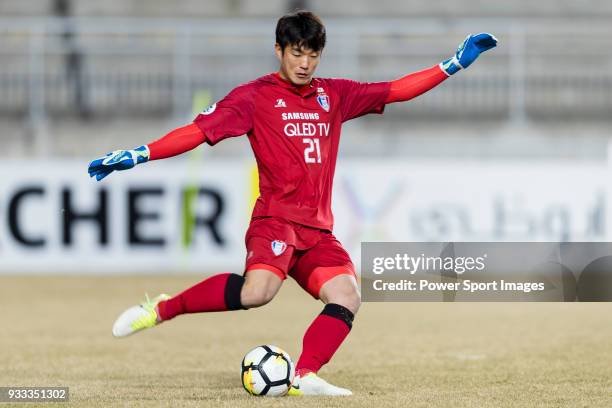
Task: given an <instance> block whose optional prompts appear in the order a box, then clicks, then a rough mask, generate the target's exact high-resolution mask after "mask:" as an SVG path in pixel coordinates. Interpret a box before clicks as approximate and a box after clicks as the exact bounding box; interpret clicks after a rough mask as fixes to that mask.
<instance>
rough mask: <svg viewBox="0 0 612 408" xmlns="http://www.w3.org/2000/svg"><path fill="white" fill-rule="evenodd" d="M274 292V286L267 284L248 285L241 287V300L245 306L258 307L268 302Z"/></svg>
mask: <svg viewBox="0 0 612 408" xmlns="http://www.w3.org/2000/svg"><path fill="white" fill-rule="evenodd" d="M275 294H276V290H275V288H274V287H270V286H268V285H250V286H246V285H245V287H243V288H242V293H241V296H240V297H241V299H240V300H241V302H242V306H244V307H246V308H251V307H259V306H263V305H265V304H267V303H269V302H270V301H271V300H272V299H273V298H274V295H275Z"/></svg>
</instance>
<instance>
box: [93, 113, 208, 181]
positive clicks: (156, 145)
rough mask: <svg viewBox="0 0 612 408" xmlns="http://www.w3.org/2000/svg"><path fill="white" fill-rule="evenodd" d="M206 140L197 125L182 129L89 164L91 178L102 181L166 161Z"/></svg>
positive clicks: (116, 151) (109, 154) (111, 153)
mask: <svg viewBox="0 0 612 408" xmlns="http://www.w3.org/2000/svg"><path fill="white" fill-rule="evenodd" d="M205 140H206V137H205V136H204V133H203V132H202V131H201V130H200V128H199V127H198V126H196V125H195V124H193V123H192V124H189V125H187V126H183V127H180V128H178V129H175V130H173V131H172V132H170V133H168V134H167V135H166V136H164V137H162V138H161V139H159V140H156V141H154V142H152V143H149V144H148V145H143V146H140V147H137V148H135V149H132V150H115V151H113V152H110V153H108V154H107V155H106V156H103V157H100V158H98V159H96V160H94V161H92V162H91V163H90V164H89V169H88V172H89V177H95V178H96V180H98V181H100V180H102V179H103V178H104V177H106V176H108V175H109V174H111V173H112V172H113V171H120V170H127V169H131V168H132V167H134V166H136V165H137V164H142V163H146V162H148V161H149V160H159V159H165V158H167V157H172V156H176V155H179V154H181V153H185V152H187V151H189V150H191V149H194V148H196V147H197V146H199V145H200V144H202V143H203V142H204V141H205Z"/></svg>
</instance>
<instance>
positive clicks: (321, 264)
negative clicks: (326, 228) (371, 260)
mask: <svg viewBox="0 0 612 408" xmlns="http://www.w3.org/2000/svg"><path fill="white" fill-rule="evenodd" d="M289 275H290V276H291V277H292V278H294V279H295V280H296V281H297V283H298V284H299V285H300V286H301V287H302V288H303V289H304V290H305V291H306V292H308V293H309V294H310V295H311V296H312V297H314V298H315V299H321V296H320V292H321V289H322V288H323V286H324V285H325V284H326V283H327V282H329V281H330V280H332V279H334V278H335V277H336V276H343V275H347V276H350V277H353V279H355V277H356V275H355V267H354V266H353V262H352V261H351V257H350V256H349V254H348V253H347V252H346V250H345V249H344V248H343V247H342V245H341V244H340V242H338V240H336V238H335V237H334V236H333V235H331V234H329V235H328V236H327V237H326V238H324V239H322V240H321V241H319V243H317V245H315V246H314V247H312V248H311V249H309V250H308V251H306V252H305V253H303V254H302V255H301V256H300V257H299V258H298V259H297V261H296V263H295V265H294V267H293V268H292V269H291V270H290V271H289Z"/></svg>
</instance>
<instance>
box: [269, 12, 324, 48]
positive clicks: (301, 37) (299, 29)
mask: <svg viewBox="0 0 612 408" xmlns="http://www.w3.org/2000/svg"><path fill="white" fill-rule="evenodd" d="M276 43H277V44H278V45H280V47H281V49H282V51H283V52H284V51H285V47H286V46H287V45H294V46H297V47H299V48H310V49H311V50H313V51H321V50H322V49H323V47H325V26H324V25H323V22H322V21H321V19H320V18H319V17H318V16H317V15H315V14H313V13H311V12H310V11H306V10H297V11H294V12H292V13H289V14H285V15H284V16H282V17H281V18H279V19H278V23H277V24H276Z"/></svg>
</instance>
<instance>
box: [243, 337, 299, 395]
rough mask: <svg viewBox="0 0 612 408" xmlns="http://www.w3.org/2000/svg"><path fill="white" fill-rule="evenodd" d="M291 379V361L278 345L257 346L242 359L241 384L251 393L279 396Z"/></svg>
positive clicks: (288, 385) (283, 393) (284, 392)
mask: <svg viewBox="0 0 612 408" xmlns="http://www.w3.org/2000/svg"><path fill="white" fill-rule="evenodd" d="M292 381H293V362H292V361H291V357H289V354H287V352H285V351H284V350H282V349H281V348H279V347H276V346H272V345H266V346H258V347H255V348H254V349H253V350H251V351H249V352H248V353H247V354H246V356H244V358H243V359H242V386H243V387H244V389H245V390H246V391H247V392H248V393H249V394H251V395H265V396H267V397H280V396H282V395H285V394H286V393H287V391H289V387H291V382H292Z"/></svg>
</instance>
